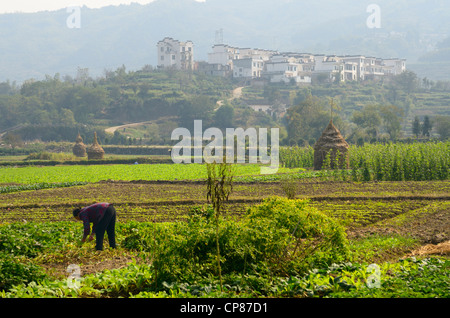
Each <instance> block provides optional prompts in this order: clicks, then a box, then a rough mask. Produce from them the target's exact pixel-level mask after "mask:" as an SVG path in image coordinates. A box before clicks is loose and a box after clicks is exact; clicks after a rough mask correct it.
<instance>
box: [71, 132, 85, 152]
mask: <svg viewBox="0 0 450 318" xmlns="http://www.w3.org/2000/svg"><path fill="white" fill-rule="evenodd" d="M72 152H73V154H74V155H75V156H77V157H86V145H85V144H84V143H83V138H81V135H80V133H78V136H77V139H76V140H75V145H74V146H73V148H72Z"/></svg>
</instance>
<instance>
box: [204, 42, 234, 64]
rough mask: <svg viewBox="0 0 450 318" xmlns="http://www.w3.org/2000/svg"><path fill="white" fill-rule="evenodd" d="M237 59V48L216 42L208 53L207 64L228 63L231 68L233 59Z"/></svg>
mask: <svg viewBox="0 0 450 318" xmlns="http://www.w3.org/2000/svg"><path fill="white" fill-rule="evenodd" d="M234 59H239V49H238V48H235V47H231V46H228V45H226V44H216V45H214V46H213V51H212V53H208V63H209V64H220V65H228V66H229V67H230V69H232V68H233V60H234Z"/></svg>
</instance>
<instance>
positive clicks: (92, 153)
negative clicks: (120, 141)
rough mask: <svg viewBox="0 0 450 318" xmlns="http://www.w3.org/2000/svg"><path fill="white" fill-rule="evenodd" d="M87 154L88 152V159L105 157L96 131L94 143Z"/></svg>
mask: <svg viewBox="0 0 450 318" xmlns="http://www.w3.org/2000/svg"><path fill="white" fill-rule="evenodd" d="M87 154H88V160H99V159H103V155H104V154H105V151H104V150H103V148H102V147H100V145H99V144H98V141H97V133H96V132H94V143H93V144H92V145H91V146H90V147H89V149H88V151H87Z"/></svg>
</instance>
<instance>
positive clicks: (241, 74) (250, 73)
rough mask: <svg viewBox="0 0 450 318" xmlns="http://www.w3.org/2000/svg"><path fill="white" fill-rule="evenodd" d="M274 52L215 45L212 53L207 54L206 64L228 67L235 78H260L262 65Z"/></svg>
mask: <svg viewBox="0 0 450 318" xmlns="http://www.w3.org/2000/svg"><path fill="white" fill-rule="evenodd" d="M274 54H276V52H275V51H271V50H262V49H250V48H238V47H232V46H229V45H226V44H216V45H214V46H213V52H212V53H208V63H209V64H213V65H222V66H228V67H229V68H230V70H232V72H231V74H232V76H233V77H235V78H257V77H261V73H262V71H263V68H264V63H265V62H266V61H268V60H269V59H270V58H271V57H272V55H274Z"/></svg>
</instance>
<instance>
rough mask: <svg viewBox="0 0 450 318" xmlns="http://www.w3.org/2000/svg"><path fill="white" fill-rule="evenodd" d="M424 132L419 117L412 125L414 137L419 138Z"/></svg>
mask: <svg viewBox="0 0 450 318" xmlns="http://www.w3.org/2000/svg"><path fill="white" fill-rule="evenodd" d="M421 132H422V129H421V128H420V121H419V117H417V116H416V117H415V118H414V121H413V125H412V133H413V135H414V136H416V137H419V136H420V134H421Z"/></svg>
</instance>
